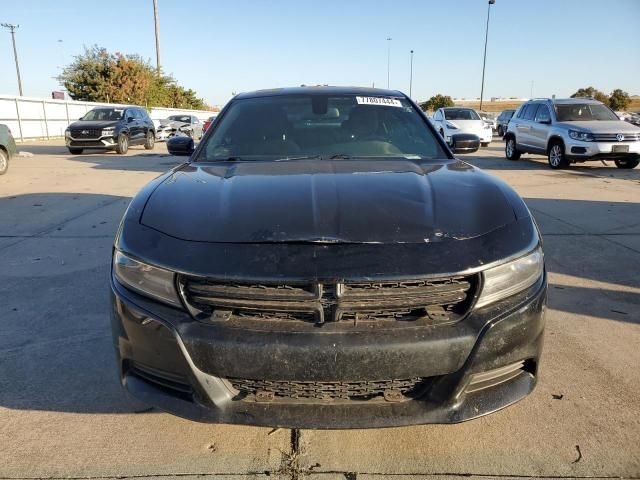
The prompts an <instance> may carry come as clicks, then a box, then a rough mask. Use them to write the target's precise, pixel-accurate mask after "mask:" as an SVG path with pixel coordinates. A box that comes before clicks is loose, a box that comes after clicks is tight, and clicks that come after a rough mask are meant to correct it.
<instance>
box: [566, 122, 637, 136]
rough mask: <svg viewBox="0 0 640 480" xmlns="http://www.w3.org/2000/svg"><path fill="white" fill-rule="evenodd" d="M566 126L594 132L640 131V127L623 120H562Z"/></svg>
mask: <svg viewBox="0 0 640 480" xmlns="http://www.w3.org/2000/svg"><path fill="white" fill-rule="evenodd" d="M558 125H563V126H565V127H566V128H580V129H582V130H587V131H589V132H592V133H640V128H638V127H636V126H635V125H632V124H631V123H629V122H625V121H623V120H594V121H586V122H584V121H583V122H560V123H558Z"/></svg>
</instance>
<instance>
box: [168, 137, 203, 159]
mask: <svg viewBox="0 0 640 480" xmlns="http://www.w3.org/2000/svg"><path fill="white" fill-rule="evenodd" d="M195 149H196V148H195V146H194V144H193V138H191V137H185V136H180V137H173V138H170V139H169V140H167V150H168V151H169V154H171V155H176V156H178V157H189V156H191V154H192V153H193V152H194V150H195Z"/></svg>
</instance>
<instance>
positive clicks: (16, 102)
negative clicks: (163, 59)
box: [0, 95, 216, 140]
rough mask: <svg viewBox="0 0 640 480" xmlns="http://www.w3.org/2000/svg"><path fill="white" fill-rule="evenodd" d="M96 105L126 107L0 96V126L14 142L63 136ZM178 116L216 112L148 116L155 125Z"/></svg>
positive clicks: (160, 111) (159, 112) (201, 116)
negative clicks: (9, 132)
mask: <svg viewBox="0 0 640 480" xmlns="http://www.w3.org/2000/svg"><path fill="white" fill-rule="evenodd" d="M99 106H109V107H123V106H125V105H120V104H115V103H93V102H74V101H71V100H52V99H49V98H34V97H17V96H11V95H0V123H4V124H5V125H7V126H8V127H9V128H10V129H11V132H12V133H13V136H14V138H15V139H16V140H25V139H36V138H51V137H63V136H64V130H65V128H67V126H68V125H69V124H70V123H71V122H74V121H75V120H77V119H78V118H80V117H82V116H83V115H84V114H85V113H87V112H88V111H89V110H91V109H92V108H95V107H99ZM180 113H185V114H189V115H195V116H196V117H198V118H199V119H200V120H206V119H207V118H209V117H211V116H214V115H216V113H215V112H207V111H204V110H181V109H179V108H154V109H152V110H151V112H150V114H149V115H150V116H151V119H152V120H154V121H155V122H156V124H157V121H158V120H160V119H162V118H166V117H168V116H169V115H176V114H180Z"/></svg>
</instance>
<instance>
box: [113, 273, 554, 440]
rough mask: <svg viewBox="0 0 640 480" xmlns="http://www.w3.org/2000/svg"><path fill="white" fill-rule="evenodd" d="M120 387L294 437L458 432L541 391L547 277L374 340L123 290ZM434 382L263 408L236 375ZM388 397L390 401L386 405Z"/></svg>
mask: <svg viewBox="0 0 640 480" xmlns="http://www.w3.org/2000/svg"><path fill="white" fill-rule="evenodd" d="M111 299H112V324H113V334H114V342H115V345H116V350H117V353H118V360H119V372H120V379H121V382H122V384H123V385H124V387H125V388H126V389H127V390H128V391H129V392H130V393H131V394H133V395H134V396H136V397H137V398H139V399H141V400H143V401H145V402H147V403H149V404H151V405H154V406H157V407H159V408H160V409H162V410H165V411H167V412H170V413H173V414H176V415H178V416H181V417H185V418H189V419H192V420H196V421H203V422H215V423H238V424H251V425H264V426H274V427H291V428H372V427H388V426H395V425H409V424H421V423H455V422H461V421H464V420H469V419H472V418H475V417H478V416H482V415H485V414H488V413H491V412H493V411H496V410H499V409H501V408H504V407H506V406H508V405H510V404H512V403H514V402H516V401H518V400H520V399H521V398H523V397H524V396H526V395H527V394H528V393H529V392H531V391H532V390H533V388H534V386H535V384H536V381H537V367H538V362H539V358H540V354H541V350H542V343H543V328H544V305H545V300H546V277H544V278H541V279H540V281H539V282H538V283H537V284H536V285H535V286H534V287H532V288H531V289H529V290H528V291H526V292H522V293H520V294H518V295H515V296H513V297H511V298H509V299H506V300H503V301H501V302H499V303H497V304H494V305H491V306H487V307H484V308H482V309H479V310H477V311H474V312H472V313H471V314H469V315H468V316H467V318H465V319H464V320H462V321H460V322H459V323H458V324H455V325H451V326H442V327H437V328H434V329H431V330H424V331H419V330H417V329H406V328H405V329H397V330H396V331H392V330H387V332H388V333H387V334H385V335H381V334H380V332H376V333H375V334H368V333H362V332H358V334H356V335H354V334H353V332H351V333H349V332H337V333H327V334H325V333H321V332H318V333H317V334H316V333H312V334H300V332H297V333H296V332H290V333H283V332H277V333H276V332H269V331H249V330H229V329H227V330H225V329H224V327H223V328H219V327H214V326H212V325H205V324H203V323H200V322H197V321H194V320H193V319H192V318H191V317H190V316H189V315H188V314H187V313H185V312H182V311H180V310H177V309H174V308H170V307H167V306H165V305H162V304H159V303H157V302H154V301H152V300H149V299H148V298H145V297H142V296H140V295H137V294H136V293H133V292H131V291H129V290H127V289H126V288H124V287H123V286H121V285H119V284H117V283H113V282H112V292H111ZM236 377H240V378H249V379H262V380H278V381H279V380H283V381H291V382H296V381H309V380H311V381H326V380H338V381H348V380H360V379H363V380H373V379H381V378H408V377H421V378H425V379H428V382H427V383H425V388H424V389H423V390H422V391H421V393H420V395H419V396H417V397H416V398H412V399H410V400H405V401H399V402H394V401H384V400H382V401H377V400H376V401H374V400H369V401H344V402H335V403H334V402H331V403H327V402H324V401H322V400H317V401H315V400H314V401H306V400H305V401H295V400H294V399H286V400H276V401H273V402H266V403H265V402H261V401H255V400H247V399H246V398H242V396H240V395H238V392H237V391H235V390H234V388H233V386H232V385H231V383H230V382H229V381H228V380H227V379H228V378H236ZM385 398H386V397H385Z"/></svg>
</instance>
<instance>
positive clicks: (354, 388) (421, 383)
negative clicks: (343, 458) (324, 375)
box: [227, 377, 429, 401]
mask: <svg viewBox="0 0 640 480" xmlns="http://www.w3.org/2000/svg"><path fill="white" fill-rule="evenodd" d="M227 380H228V381H229V382H230V383H231V385H232V386H233V387H234V388H235V389H236V390H238V391H239V392H240V394H241V395H242V396H243V397H244V398H247V396H250V399H251V400H257V401H274V400H285V399H298V400H325V401H335V400H351V401H354V400H355V401H363V400H372V399H375V398H380V399H385V400H387V401H402V400H408V399H411V398H415V397H416V396H418V395H420V393H422V392H423V391H424V389H425V388H426V386H427V384H428V380H429V379H428V378H421V377H417V378H406V379H395V380H368V381H355V382H311V381H306V382H305V381H302V382H301V381H279V380H250V379H246V378H228V379H227Z"/></svg>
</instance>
